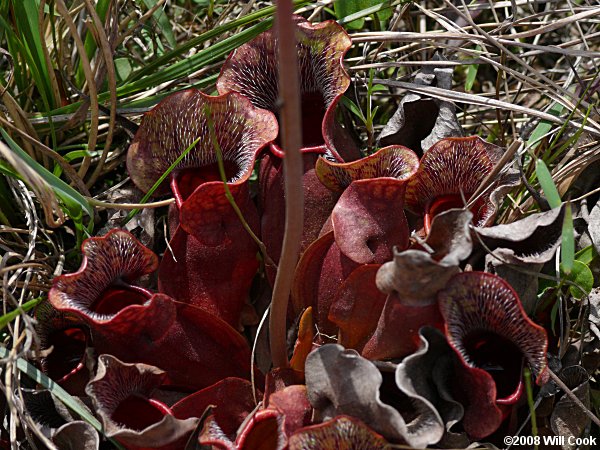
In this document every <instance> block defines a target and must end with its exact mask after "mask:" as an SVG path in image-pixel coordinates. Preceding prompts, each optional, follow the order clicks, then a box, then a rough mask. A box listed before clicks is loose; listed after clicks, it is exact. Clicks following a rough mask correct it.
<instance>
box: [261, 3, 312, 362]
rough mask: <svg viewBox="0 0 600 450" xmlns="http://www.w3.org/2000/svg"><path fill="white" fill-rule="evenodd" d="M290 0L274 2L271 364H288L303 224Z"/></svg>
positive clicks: (297, 108) (294, 47)
mask: <svg viewBox="0 0 600 450" xmlns="http://www.w3.org/2000/svg"><path fill="white" fill-rule="evenodd" d="M292 13H293V6H292V1H291V0H280V1H279V2H278V3H277V11H276V21H275V26H276V29H277V37H278V41H279V48H278V63H279V95H280V100H281V103H282V105H281V132H282V137H283V139H282V142H283V149H284V150H285V156H284V158H283V172H284V176H285V233H284V235H283V245H282V248H281V258H280V260H279V270H278V271H277V276H276V277H275V284H274V286H273V299H272V301H271V315H270V317H269V338H270V346H271V356H272V358H273V365H274V366H275V367H288V366H289V361H288V357H287V346H286V316H287V305H288V299H289V296H290V290H291V286H292V281H293V279H294V272H295V269H296V264H297V262H298V254H299V253H300V242H301V240H302V229H303V225H304V217H303V216H304V209H303V203H304V195H303V192H302V157H301V154H300V148H301V145H302V136H301V134H300V133H301V131H300V130H301V116H300V98H299V93H300V84H299V80H298V58H297V50H296V40H295V33H294V30H295V28H296V27H295V25H294V22H293V20H292Z"/></svg>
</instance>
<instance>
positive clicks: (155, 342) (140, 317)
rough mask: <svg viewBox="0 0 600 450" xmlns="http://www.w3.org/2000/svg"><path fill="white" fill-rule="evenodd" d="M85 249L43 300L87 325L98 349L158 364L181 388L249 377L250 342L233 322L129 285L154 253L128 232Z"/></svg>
mask: <svg viewBox="0 0 600 450" xmlns="http://www.w3.org/2000/svg"><path fill="white" fill-rule="evenodd" d="M83 253H84V259H83V263H82V266H81V268H80V269H79V271H78V272H76V273H73V274H69V275H62V276H60V277H57V278H56V279H55V280H54V285H53V287H52V289H51V290H50V293H49V299H50V302H51V303H52V304H53V305H54V307H55V308H57V309H58V310H59V311H61V312H70V313H73V314H74V315H76V316H77V317H78V318H80V319H81V320H82V321H83V322H84V323H85V324H86V325H87V326H88V327H89V328H90V330H91V335H92V339H93V344H94V347H95V348H96V351H97V352H98V353H109V352H110V353H111V354H113V355H115V356H116V357H118V358H120V359H122V360H124V361H127V362H143V363H146V364H152V365H155V366H158V367H160V368H161V369H163V370H165V371H166V372H167V375H168V380H167V381H168V384H175V385H179V386H182V387H189V388H196V389H199V388H203V387H206V386H209V385H211V384H213V383H215V382H217V381H218V380H220V379H222V378H225V377H227V376H239V377H242V378H245V377H247V376H248V375H249V370H250V369H249V361H250V356H249V355H250V353H249V348H248V344H247V342H246V341H245V339H244V338H243V337H242V336H241V335H240V334H239V333H237V332H236V331H235V330H234V329H233V328H231V326H229V325H228V324H227V323H225V322H223V321H222V320H220V319H219V318H218V317H215V316H214V315H212V314H209V313H208V312H206V311H203V310H202V309H200V308H197V307H195V306H192V305H188V304H184V303H181V302H176V301H174V300H173V299H171V298H170V297H167V296H166V295H162V294H154V295H151V293H150V292H148V291H147V290H144V289H141V288H138V287H135V286H132V285H130V284H128V283H127V282H128V281H133V280H135V279H136V278H137V277H139V276H141V275H143V274H146V273H149V272H151V271H152V270H154V269H155V267H156V256H155V255H154V254H153V253H152V252H150V250H148V249H146V248H145V247H143V246H142V245H141V244H140V243H139V242H138V241H137V240H136V239H135V238H134V237H133V236H131V235H130V234H129V233H127V232H124V231H120V230H115V231H113V232H110V233H109V234H108V235H106V236H105V237H102V238H90V239H87V240H86V241H85V242H84V244H83ZM191 275H192V274H191ZM222 354H228V355H229V358H222V357H221V355H222Z"/></svg>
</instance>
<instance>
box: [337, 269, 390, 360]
mask: <svg viewBox="0 0 600 450" xmlns="http://www.w3.org/2000/svg"><path fill="white" fill-rule="evenodd" d="M380 267H381V266H380V265H379V264H366V265H364V266H359V267H357V268H356V269H355V270H354V271H352V272H351V273H350V275H349V276H348V277H347V278H346V279H345V280H344V281H343V283H342V284H341V286H340V288H339V289H338V291H337V292H336V296H335V298H334V300H333V302H332V305H331V308H330V310H329V316H328V318H329V320H330V321H331V322H333V323H334V324H335V325H336V326H337V327H338V328H339V334H338V344H340V345H343V346H344V347H345V348H349V349H350V348H351V349H354V350H357V351H359V352H361V351H362V349H363V347H364V345H365V344H366V342H367V341H368V340H369V338H370V337H371V335H372V334H373V332H374V331H375V329H376V328H377V322H378V321H379V317H380V316H381V312H382V311H383V306H384V304H385V299H386V295H385V294H383V293H381V292H380V291H379V290H378V289H377V286H376V284H375V277H376V275H377V271H378V270H379V268H380Z"/></svg>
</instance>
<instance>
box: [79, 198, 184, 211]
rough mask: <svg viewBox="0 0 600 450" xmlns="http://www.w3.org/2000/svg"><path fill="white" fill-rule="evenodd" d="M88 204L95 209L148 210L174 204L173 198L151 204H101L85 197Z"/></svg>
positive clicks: (101, 202) (99, 201)
mask: <svg viewBox="0 0 600 450" xmlns="http://www.w3.org/2000/svg"><path fill="white" fill-rule="evenodd" d="M85 199H86V200H87V201H88V203H89V204H90V205H92V206H94V207H96V208H104V209H109V208H111V209H144V208H146V209H149V208H160V207H162V206H169V205H170V204H171V203H175V199H174V198H169V199H167V200H161V201H159V202H152V203H110V202H103V201H102V200H96V199H95V198H92V197H85Z"/></svg>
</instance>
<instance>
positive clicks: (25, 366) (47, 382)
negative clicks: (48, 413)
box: [0, 345, 123, 449]
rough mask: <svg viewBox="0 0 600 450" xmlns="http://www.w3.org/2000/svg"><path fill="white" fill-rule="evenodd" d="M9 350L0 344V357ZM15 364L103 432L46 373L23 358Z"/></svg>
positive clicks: (115, 443) (120, 447) (116, 444)
mask: <svg viewBox="0 0 600 450" xmlns="http://www.w3.org/2000/svg"><path fill="white" fill-rule="evenodd" d="M8 357H9V351H8V349H7V348H6V347H4V346H2V345H0V358H3V359H4V358H8ZM16 366H17V369H19V371H21V372H23V373H24V374H25V375H27V376H28V377H29V378H31V379H32V380H34V381H35V382H36V383H38V384H40V385H42V386H43V387H44V388H46V389H48V390H49V391H50V392H52V394H53V395H54V396H55V397H56V398H57V399H59V400H60V401H61V402H62V403H63V404H64V405H65V406H66V407H67V408H69V409H70V410H71V411H73V412H74V413H75V414H77V415H78V416H79V417H81V418H82V419H83V420H85V421H86V422H87V423H89V424H90V425H91V426H93V427H94V428H95V429H96V430H97V431H98V432H100V433H102V434H103V433H104V431H103V429H102V425H101V424H100V422H99V421H98V419H96V418H95V417H94V416H93V415H92V414H91V413H90V412H89V411H88V410H87V409H85V408H82V406H81V405H80V404H79V403H78V402H77V401H76V400H75V399H74V398H73V397H72V396H71V394H69V393H68V392H67V391H65V390H64V389H63V388H62V387H60V386H59V385H58V384H57V383H56V382H55V381H54V380H52V379H51V378H48V377H47V376H46V374H44V373H42V372H40V371H39V370H38V369H37V368H36V367H34V366H32V365H31V364H29V363H28V362H27V361H25V360H24V359H23V358H17V360H16ZM110 441H111V442H112V444H113V445H114V446H115V447H117V448H118V449H123V447H122V446H121V445H120V444H119V443H118V442H117V441H115V440H113V439H111V440H110Z"/></svg>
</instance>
